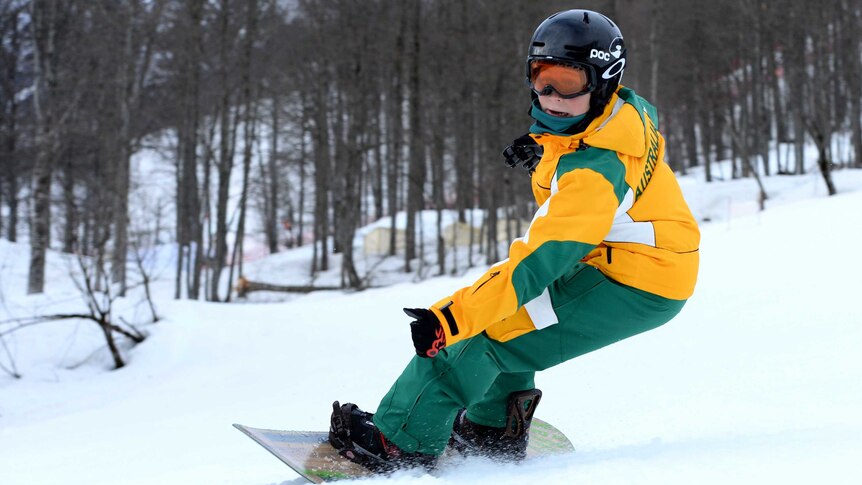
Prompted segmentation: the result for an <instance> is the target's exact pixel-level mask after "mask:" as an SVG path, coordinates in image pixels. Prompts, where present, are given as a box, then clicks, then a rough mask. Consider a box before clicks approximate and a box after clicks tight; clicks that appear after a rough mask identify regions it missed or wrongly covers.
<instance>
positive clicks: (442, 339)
mask: <svg viewBox="0 0 862 485" xmlns="http://www.w3.org/2000/svg"><path fill="white" fill-rule="evenodd" d="M435 335H436V337H437V338H435V339H434V341H433V342H431V348H430V349H428V350H426V351H425V355H427V356H428V357H434V356H435V355H437V353H438V352H440V349H442V348H443V347H445V346H446V334H445V333H444V332H443V328H442V327H440V328H437V332H436V334H435Z"/></svg>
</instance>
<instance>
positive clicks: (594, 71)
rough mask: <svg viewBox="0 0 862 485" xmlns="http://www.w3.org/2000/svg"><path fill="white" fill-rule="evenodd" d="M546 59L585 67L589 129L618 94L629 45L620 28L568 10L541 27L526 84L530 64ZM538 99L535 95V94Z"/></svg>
mask: <svg viewBox="0 0 862 485" xmlns="http://www.w3.org/2000/svg"><path fill="white" fill-rule="evenodd" d="M538 60H545V61H551V62H558V63H561V64H570V65H575V66H578V67H581V68H583V69H584V70H585V71H586V73H587V77H588V80H589V83H590V86H589V88H588V91H587V92H590V93H592V94H591V98H590V110H589V111H588V112H587V116H586V119H585V120H584V122H582V123H581V125H582V126H586V125H587V124H588V123H589V122H590V121H592V120H593V119H595V117H596V116H598V115H600V114H601V113H602V111H603V110H604V108H605V106H606V105H607V104H608V101H609V100H610V99H611V95H612V94H613V93H614V91H616V89H617V86H619V84H620V79H622V77H623V70H624V69H625V67H626V46H625V43H624V42H623V34H622V33H621V32H620V29H619V27H617V25H616V24H615V23H614V22H613V21H612V20H611V19H609V18H607V17H605V16H604V15H602V14H600V13H598V12H593V11H591V10H566V11H565V12H558V13H555V14H554V15H551V16H550V17H548V18H547V19H545V21H544V22H542V23H541V24H539V27H537V28H536V32H534V33H533V38H532V39H531V40H530V48H529V50H528V52H527V83H528V84H529V83H530V63H531V62H533V61H538ZM533 96H534V97H535V96H536V93H535V92H534V93H533Z"/></svg>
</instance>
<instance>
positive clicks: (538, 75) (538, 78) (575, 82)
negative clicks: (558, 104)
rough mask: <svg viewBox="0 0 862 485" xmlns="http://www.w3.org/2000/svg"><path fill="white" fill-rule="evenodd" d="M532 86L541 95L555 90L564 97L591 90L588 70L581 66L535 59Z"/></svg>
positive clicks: (531, 71) (531, 75)
mask: <svg viewBox="0 0 862 485" xmlns="http://www.w3.org/2000/svg"><path fill="white" fill-rule="evenodd" d="M530 88H531V89H532V90H533V91H535V92H536V93H537V94H540V95H549V94H551V92H552V91H555V92H556V93H557V94H559V95H560V96H562V97H564V98H573V97H575V96H577V95H580V94H586V93H587V92H589V90H590V89H589V88H590V80H589V77H588V76H587V72H586V71H585V70H583V69H581V68H579V67H575V66H566V65H563V64H557V63H553V62H545V61H533V62H532V63H530Z"/></svg>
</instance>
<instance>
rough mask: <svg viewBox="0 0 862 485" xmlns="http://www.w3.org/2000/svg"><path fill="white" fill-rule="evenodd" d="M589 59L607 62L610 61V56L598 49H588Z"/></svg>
mask: <svg viewBox="0 0 862 485" xmlns="http://www.w3.org/2000/svg"><path fill="white" fill-rule="evenodd" d="M590 59H601V60H603V61H605V62H607V61H609V60H611V55H610V54H608V53H607V52H605V51H600V50H598V49H590Z"/></svg>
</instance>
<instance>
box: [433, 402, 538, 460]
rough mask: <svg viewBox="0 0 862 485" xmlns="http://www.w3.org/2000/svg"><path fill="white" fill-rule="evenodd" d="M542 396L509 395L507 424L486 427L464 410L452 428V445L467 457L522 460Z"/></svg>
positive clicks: (450, 443)
mask: <svg viewBox="0 0 862 485" xmlns="http://www.w3.org/2000/svg"><path fill="white" fill-rule="evenodd" d="M541 399H542V391H540V390H538V389H531V390H529V391H521V392H515V393H512V394H510V395H509V406H508V415H507V417H506V426H505V427H502V428H498V427H493V426H484V425H481V424H478V423H474V422H472V421H470V420H469V419H467V410H466V409H461V410H460V411H458V415H457V417H456V418H455V424H454V426H453V427H452V437H451V438H450V439H449V446H451V447H452V448H453V449H455V450H456V451H458V452H459V453H461V454H462V455H466V456H483V457H486V458H491V459H494V460H500V461H521V460H523V459H524V458H526V457H527V444H528V443H529V440H530V424H531V423H532V421H533V413H535V411H536V406H538V405H539V401H540V400H541Z"/></svg>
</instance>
